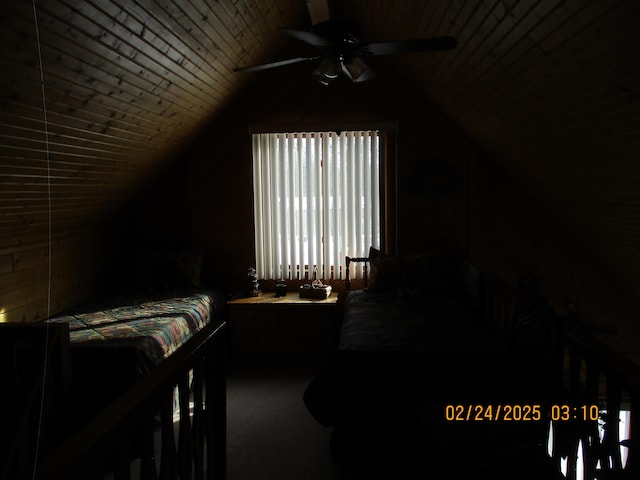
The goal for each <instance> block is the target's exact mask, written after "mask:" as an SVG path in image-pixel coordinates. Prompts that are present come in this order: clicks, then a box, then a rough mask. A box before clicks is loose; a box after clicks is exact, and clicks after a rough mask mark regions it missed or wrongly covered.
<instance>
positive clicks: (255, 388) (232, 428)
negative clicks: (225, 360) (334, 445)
mask: <svg viewBox="0 0 640 480" xmlns="http://www.w3.org/2000/svg"><path fill="white" fill-rule="evenodd" d="M320 365H321V363H319V362H300V361H295V360H289V361H280V362H264V361H263V362H250V363H243V364H241V365H233V366H232V367H231V368H230V372H229V376H228V380H227V462H228V479H229V480H245V479H251V480H261V479H279V480H286V479H296V480H304V479H309V480H311V479H323V480H332V479H348V480H351V479H359V478H367V479H378V478H385V477H384V476H382V475H381V473H380V472H379V471H377V470H376V469H375V468H368V467H366V466H363V465H359V466H358V467H357V468H354V467H350V468H349V469H347V468H346V467H342V468H340V467H338V466H337V465H336V464H335V463H334V462H333V460H332V459H331V456H330V451H329V439H330V435H331V430H330V429H329V428H326V427H323V426H321V425H320V424H318V423H317V422H316V421H315V420H314V419H313V417H311V415H310V414H309V413H308V411H307V409H306V407H305V405H304V403H303V401H302V394H303V392H304V390H305V388H306V387H307V385H308V384H309V382H310V381H311V379H312V378H313V376H314V375H315V374H316V372H317V371H318V369H319V368H320Z"/></svg>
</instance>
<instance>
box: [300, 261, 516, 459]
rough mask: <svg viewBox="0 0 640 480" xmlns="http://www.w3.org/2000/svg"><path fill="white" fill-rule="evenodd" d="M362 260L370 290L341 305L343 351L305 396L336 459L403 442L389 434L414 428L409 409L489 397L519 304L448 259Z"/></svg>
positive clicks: (491, 279) (350, 294) (496, 284)
mask: <svg viewBox="0 0 640 480" xmlns="http://www.w3.org/2000/svg"><path fill="white" fill-rule="evenodd" d="M353 261H354V260H353V259H347V263H348V264H349V263H352V262H353ZM355 261H357V262H365V264H366V265H369V268H368V269H367V270H365V271H369V272H370V273H369V275H368V279H367V283H366V286H365V288H362V289H358V290H349V289H348V290H349V291H347V293H346V294H345V295H344V297H343V298H342V299H341V302H340V308H341V309H342V323H341V327H340V333H339V340H338V344H337V347H336V349H335V351H334V352H333V354H332V356H331V358H330V360H329V362H328V364H327V365H326V367H325V368H324V369H323V370H322V371H321V372H320V373H319V374H318V375H317V376H316V377H315V378H314V379H313V380H312V382H311V383H310V385H309V386H308V387H307V389H306V391H305V393H304V402H305V404H306V406H307V409H308V410H309V412H310V413H311V415H312V416H313V417H314V418H315V419H316V420H317V421H318V422H319V423H321V424H322V425H325V426H332V427H333V432H334V433H333V437H332V446H333V449H334V453H336V450H344V446H345V445H347V444H348V445H350V446H353V445H354V444H356V445H358V446H360V447H362V446H363V445H365V444H368V443H371V442H374V443H376V442H377V441H378V440H380V439H381V438H382V437H386V438H387V439H388V438H389V437H390V436H391V437H392V438H397V436H396V437H393V435H392V434H391V433H390V431H389V429H392V430H393V431H394V432H397V431H398V429H399V428H400V426H407V427H410V426H411V425H412V423H413V422H414V420H415V419H412V418H409V417H407V415H408V412H410V411H411V409H410V408H409V404H411V403H415V402H416V401H420V400H421V399H424V398H428V399H429V400H430V401H441V402H451V403H461V402H465V403H469V402H481V401H483V400H487V399H489V398H491V397H492V394H493V393H494V390H495V388H497V385H496V384H494V380H495V382H496V383H497V382H499V381H500V379H501V376H500V372H502V371H503V369H504V360H505V355H506V348H507V344H508V324H509V319H510V317H511V314H512V311H513V308H514V302H515V294H514V292H513V290H512V289H511V288H510V287H509V286H508V285H507V284H506V283H504V282H501V281H500V280H499V279H497V278H496V277H495V276H493V275H491V274H490V273H488V272H483V271H481V270H480V269H479V268H477V267H476V266H474V265H473V264H472V263H470V262H468V261H465V260H464V259H462V258H461V257H460V256H458V255H455V254H451V253H449V252H429V253H423V254H416V255H405V256H387V255H383V254H381V253H380V252H379V251H377V250H375V249H371V251H370V254H369V256H368V257H366V258H358V259H356V260H355ZM347 285H348V286H349V285H350V279H349V278H347ZM343 453H344V452H340V454H343Z"/></svg>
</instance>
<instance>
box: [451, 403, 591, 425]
mask: <svg viewBox="0 0 640 480" xmlns="http://www.w3.org/2000/svg"><path fill="white" fill-rule="evenodd" d="M545 410H546V409H545ZM599 416H600V410H599V408H598V405H551V407H550V410H549V412H548V414H547V415H545V411H543V407H542V405H537V404H531V405H529V404H513V405H512V404H505V405H501V404H496V405H492V404H488V405H485V404H457V405H454V404H448V405H446V406H445V407H444V418H445V420H446V421H448V422H539V421H542V420H545V419H550V420H552V421H555V422H565V421H570V420H580V421H596V420H598V418H599Z"/></svg>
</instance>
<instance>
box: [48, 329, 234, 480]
mask: <svg viewBox="0 0 640 480" xmlns="http://www.w3.org/2000/svg"><path fill="white" fill-rule="evenodd" d="M225 332H226V324H225V323H224V322H220V323H216V324H210V325H207V326H206V327H205V328H203V329H202V330H201V331H199V332H198V333H197V334H196V335H194V336H193V337H192V338H191V339H190V340H189V341H188V342H187V343H185V345H183V346H182V347H181V348H180V349H178V350H177V351H176V352H175V353H174V354H172V355H171V356H170V357H169V358H167V359H166V360H165V361H163V362H162V363H161V364H160V365H159V366H157V367H156V368H154V369H153V370H152V371H151V372H150V373H149V374H147V375H145V376H144V377H142V378H141V379H140V381H139V382H138V383H137V384H136V385H134V386H133V387H132V388H131V389H129V390H128V391H126V392H125V393H124V394H123V395H122V396H120V397H119V398H118V399H117V400H116V401H115V402H113V403H112V404H110V405H109V406H108V407H107V408H106V409H104V410H103V411H102V412H100V413H99V414H98V415H97V416H96V417H94V418H93V419H92V420H90V421H89V422H88V423H86V424H85V425H84V426H83V427H82V428H80V429H79V430H78V431H76V432H75V433H73V434H72V435H71V436H70V437H69V438H67V440H66V441H65V442H64V443H63V444H61V445H60V446H59V447H58V448H57V449H55V450H53V451H52V452H51V453H50V455H48V456H47V457H46V458H44V459H43V460H42V462H39V463H38V464H37V468H36V469H35V478H38V479H42V480H56V479H65V480H67V479H85V478H101V477H103V476H104V475H108V474H112V478H114V479H115V480H121V479H129V478H132V475H133V476H134V477H135V478H140V479H194V480H201V479H205V478H206V479H223V478H225V474H226V385H225V356H226V345H225V335H226V333H225ZM175 391H177V392H178V395H177V398H178V404H179V407H180V408H179V419H178V421H177V424H178V425H177V432H176V426H175V425H174V412H175V411H176V409H174V398H175V395H174V392H175ZM190 410H191V412H190Z"/></svg>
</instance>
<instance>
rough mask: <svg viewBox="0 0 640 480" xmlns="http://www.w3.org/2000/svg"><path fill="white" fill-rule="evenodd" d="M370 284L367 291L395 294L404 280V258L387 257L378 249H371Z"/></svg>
mask: <svg viewBox="0 0 640 480" xmlns="http://www.w3.org/2000/svg"><path fill="white" fill-rule="evenodd" d="M369 264H370V266H371V271H370V272H369V282H368V286H367V291H369V292H374V293H382V292H394V291H395V289H396V288H397V286H398V284H399V283H400V280H401V278H402V257H398V256H392V255H385V254H384V253H382V252H380V250H378V249H377V248H373V247H371V248H370V249H369Z"/></svg>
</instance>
